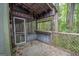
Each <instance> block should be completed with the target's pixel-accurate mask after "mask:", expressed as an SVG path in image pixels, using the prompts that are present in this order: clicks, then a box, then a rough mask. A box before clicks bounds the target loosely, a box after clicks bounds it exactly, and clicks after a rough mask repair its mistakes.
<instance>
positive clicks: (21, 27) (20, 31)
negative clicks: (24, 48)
mask: <svg viewBox="0 0 79 59" xmlns="http://www.w3.org/2000/svg"><path fill="white" fill-rule="evenodd" d="M13 24H14V38H15V44H16V45H17V44H22V43H26V26H25V19H24V18H19V17H13Z"/></svg>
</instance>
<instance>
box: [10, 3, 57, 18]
mask: <svg viewBox="0 0 79 59" xmlns="http://www.w3.org/2000/svg"><path fill="white" fill-rule="evenodd" d="M49 5H50V6H51V7H52V8H54V9H55V11H57V10H56V8H55V6H54V5H53V3H49ZM49 5H48V4H47V3H15V4H10V7H11V8H12V7H13V8H12V9H13V10H14V11H20V12H23V13H25V14H27V15H30V16H32V17H33V18H36V19H40V18H44V17H45V15H46V14H48V13H50V11H52V9H51V8H50V6H49Z"/></svg>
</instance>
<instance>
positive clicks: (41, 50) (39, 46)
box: [22, 41, 71, 56]
mask: <svg viewBox="0 0 79 59" xmlns="http://www.w3.org/2000/svg"><path fill="white" fill-rule="evenodd" d="M22 55H23V56H70V55H71V54H70V53H69V52H66V51H64V50H62V49H59V48H57V47H54V46H51V45H48V44H45V43H42V42H40V41H32V42H31V43H30V42H28V43H27V44H26V45H25V46H24V49H23V50H22Z"/></svg>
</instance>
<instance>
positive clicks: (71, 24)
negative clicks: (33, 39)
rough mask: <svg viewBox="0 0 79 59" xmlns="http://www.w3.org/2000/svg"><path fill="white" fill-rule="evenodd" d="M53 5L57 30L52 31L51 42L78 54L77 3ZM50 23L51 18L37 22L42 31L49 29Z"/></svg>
mask: <svg viewBox="0 0 79 59" xmlns="http://www.w3.org/2000/svg"><path fill="white" fill-rule="evenodd" d="M55 5H56V7H57V10H58V13H57V14H58V21H57V22H58V29H57V30H58V32H57V33H53V34H54V36H53V37H54V39H53V43H54V44H55V45H56V46H59V47H63V48H66V49H68V50H70V51H73V52H74V53H76V54H79V34H78V33H79V4H73V3H72V4H55ZM48 19H50V18H48ZM55 24H56V23H55ZM51 25H52V24H51V20H50V21H46V22H39V23H38V28H39V30H42V31H51V29H52V27H51ZM52 26H54V25H52ZM55 27H56V26H55Z"/></svg>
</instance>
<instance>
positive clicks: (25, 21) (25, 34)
mask: <svg viewBox="0 0 79 59" xmlns="http://www.w3.org/2000/svg"><path fill="white" fill-rule="evenodd" d="M24 34H25V43H26V42H27V40H26V34H27V32H26V21H25V19H24Z"/></svg>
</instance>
